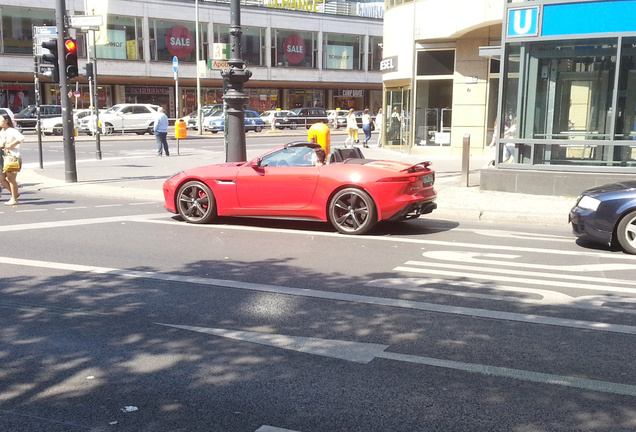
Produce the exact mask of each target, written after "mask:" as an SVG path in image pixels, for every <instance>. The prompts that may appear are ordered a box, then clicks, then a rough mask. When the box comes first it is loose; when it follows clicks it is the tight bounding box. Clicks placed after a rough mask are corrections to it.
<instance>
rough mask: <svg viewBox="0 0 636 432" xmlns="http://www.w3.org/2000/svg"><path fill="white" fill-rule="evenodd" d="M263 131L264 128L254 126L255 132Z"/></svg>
mask: <svg viewBox="0 0 636 432" xmlns="http://www.w3.org/2000/svg"><path fill="white" fill-rule="evenodd" d="M262 130H263V126H260V125H259V126H254V132H260V131H262Z"/></svg>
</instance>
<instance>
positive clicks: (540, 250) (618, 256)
mask: <svg viewBox="0 0 636 432" xmlns="http://www.w3.org/2000/svg"><path fill="white" fill-rule="evenodd" d="M143 222H146V223H156V224H175V223H177V222H175V221H173V220H145V221H143ZM178 223H181V222H178ZM325 223H326V222H325ZM183 225H184V226H187V227H188V228H192V229H210V230H225V231H227V230H235V231H258V232H265V233H284V234H297V235H304V236H306V235H312V236H315V237H337V238H341V239H349V240H356V239H364V240H374V241H378V242H390V243H406V244H419V245H434V246H446V247H453V248H473V249H486V250H500V251H506V252H508V253H509V252H531V253H541V254H553V255H568V256H585V257H593V258H606V259H607V258H611V259H624V260H629V261H631V262H632V263H634V262H636V258H635V257H634V256H633V255H625V254H619V253H616V254H610V253H607V252H585V251H584V250H572V251H568V250H558V249H547V248H546V249H544V248H531V247H519V246H504V245H501V246H500V245H488V244H483V243H459V242H451V241H440V240H424V239H419V238H401V237H393V236H384V237H379V236H373V235H356V236H347V235H344V234H340V233H336V232H322V231H299V230H294V229H286V228H263V227H249V226H238V225H225V224H209V225H194V224H185V223H184V224H183ZM574 240H575V239H574V237H573V238H572V243H574Z"/></svg>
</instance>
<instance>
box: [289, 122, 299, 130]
mask: <svg viewBox="0 0 636 432" xmlns="http://www.w3.org/2000/svg"><path fill="white" fill-rule="evenodd" d="M289 127H290V128H291V130H296V129H297V128H298V125H297V124H296V123H292V124H291V125H289Z"/></svg>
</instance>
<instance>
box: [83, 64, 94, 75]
mask: <svg viewBox="0 0 636 432" xmlns="http://www.w3.org/2000/svg"><path fill="white" fill-rule="evenodd" d="M84 76H85V77H86V79H93V63H90V62H89V63H86V64H85V65H84Z"/></svg>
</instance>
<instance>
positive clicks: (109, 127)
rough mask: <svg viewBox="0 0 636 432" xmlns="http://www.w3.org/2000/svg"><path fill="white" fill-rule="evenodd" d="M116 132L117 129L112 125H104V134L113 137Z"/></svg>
mask: <svg viewBox="0 0 636 432" xmlns="http://www.w3.org/2000/svg"><path fill="white" fill-rule="evenodd" d="M114 132H115V127H114V126H113V125H112V124H110V123H106V124H105V125H104V134H106V135H112V134H113V133H114Z"/></svg>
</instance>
